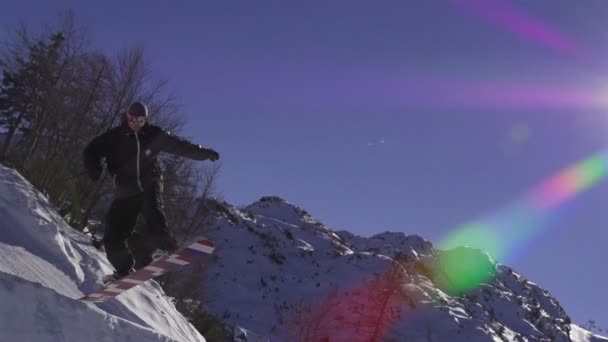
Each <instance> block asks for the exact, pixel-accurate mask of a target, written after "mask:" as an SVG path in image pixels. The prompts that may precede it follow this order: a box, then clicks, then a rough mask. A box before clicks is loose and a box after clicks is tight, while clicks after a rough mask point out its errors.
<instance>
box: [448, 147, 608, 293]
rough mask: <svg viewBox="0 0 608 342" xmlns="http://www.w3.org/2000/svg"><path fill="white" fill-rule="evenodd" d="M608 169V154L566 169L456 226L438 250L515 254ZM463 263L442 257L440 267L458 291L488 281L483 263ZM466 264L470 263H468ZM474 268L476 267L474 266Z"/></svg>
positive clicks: (504, 256)
mask: <svg viewBox="0 0 608 342" xmlns="http://www.w3.org/2000/svg"><path fill="white" fill-rule="evenodd" d="M607 169H608V151H602V152H600V153H597V154H595V155H592V156H590V157H588V158H586V159H584V160H582V161H580V162H578V163H576V164H574V165H572V166H570V167H567V168H565V169H563V170H561V171H560V172H558V173H556V174H555V175H553V176H551V177H549V178H548V179H547V180H545V181H543V182H541V183H540V184H539V185H538V186H536V187H534V188H533V189H532V190H531V191H529V192H528V193H527V194H526V195H525V196H523V197H522V198H521V199H519V200H517V201H515V202H514V203H513V204H511V205H509V206H508V207H506V208H503V209H502V210H499V211H497V212H495V213H493V214H492V215H489V216H488V217H485V218H482V219H480V220H478V221H475V222H471V223H467V224H464V225H461V226H459V227H457V228H456V229H455V230H454V231H453V232H452V233H451V234H449V235H448V236H446V237H445V238H444V239H443V240H441V241H440V243H439V248H440V249H443V250H450V249H453V248H456V247H459V246H470V247H474V248H479V249H481V250H483V251H485V252H486V253H488V254H489V255H490V256H491V257H492V258H495V259H498V260H504V259H507V258H509V257H511V256H513V255H514V254H515V251H517V250H518V249H519V248H520V247H521V245H522V244H523V243H525V242H526V241H529V240H531V239H533V238H534V237H536V236H538V235H539V234H540V233H541V232H542V230H543V229H545V228H546V226H547V224H546V223H547V222H548V221H549V220H550V219H551V218H552V217H553V216H554V215H555V214H557V212H558V211H559V209H560V208H561V207H562V206H563V205H564V204H566V203H567V202H568V201H569V200H571V199H573V198H574V197H576V196H577V195H580V194H582V193H583V192H585V191H586V190H589V189H591V188H592V187H593V186H595V185H597V184H598V183H599V182H600V181H601V180H602V179H604V178H605V176H606V174H607ZM462 262H463V260H460V259H458V258H456V259H454V257H450V256H445V257H442V258H440V260H439V265H440V268H441V269H442V270H443V271H444V272H447V273H449V274H450V275H451V278H450V279H452V280H453V281H454V279H456V285H455V288H456V289H458V290H466V289H472V288H474V287H476V285H479V284H480V283H482V282H484V281H486V280H488V278H486V277H485V276H484V275H487V274H488V270H487V269H486V268H485V266H484V265H485V264H481V265H482V266H483V268H481V269H478V270H477V269H475V267H482V266H474V267H473V266H471V265H468V266H466V269H463V267H465V266H462V265H460V266H459V264H460V263H462ZM467 263H469V264H470V263H471V262H470V260H469V261H467ZM473 265H476V264H474V263H473Z"/></svg>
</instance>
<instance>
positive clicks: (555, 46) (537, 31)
mask: <svg viewBox="0 0 608 342" xmlns="http://www.w3.org/2000/svg"><path fill="white" fill-rule="evenodd" d="M448 1H449V2H450V3H452V4H453V5H456V6H458V7H461V8H463V9H465V10H468V11H470V12H471V13H473V14H475V15H476V16H478V17H480V18H482V19H484V20H486V21H488V22H491V23H492V24H494V25H496V26H498V27H501V28H503V29H505V30H507V31H510V32H513V33H515V34H517V35H519V36H521V37H523V38H525V39H528V40H530V41H534V42H536V43H538V44H540V45H542V46H544V47H547V48H549V49H552V50H555V51H559V52H561V53H564V54H566V55H570V56H573V57H575V58H577V59H579V60H582V61H593V62H596V61H598V60H599V59H598V58H597V57H596V55H595V54H594V53H593V52H592V51H591V50H589V49H587V48H585V47H583V46H581V45H580V44H578V43H577V42H576V41H575V40H574V39H572V38H570V37H568V36H567V35H565V34H564V33H561V32H559V31H558V30H556V29H554V28H552V27H550V26H549V25H548V24H546V23H544V22H543V21H542V20H540V19H538V18H535V17H532V16H530V15H528V14H526V13H524V12H523V11H521V10H520V9H518V8H516V7H515V6H513V5H512V4H510V3H507V2H506V1H501V0H491V1H490V0H448Z"/></svg>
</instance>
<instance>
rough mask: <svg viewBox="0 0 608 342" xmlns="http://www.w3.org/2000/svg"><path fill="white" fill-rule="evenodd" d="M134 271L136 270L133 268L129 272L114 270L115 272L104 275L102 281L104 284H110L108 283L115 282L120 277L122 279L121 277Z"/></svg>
mask: <svg viewBox="0 0 608 342" xmlns="http://www.w3.org/2000/svg"><path fill="white" fill-rule="evenodd" d="M134 271H135V270H133V269H130V270H129V271H127V272H120V273H119V272H116V271H114V273H112V274H108V275H106V276H104V277H103V278H101V282H102V283H103V284H104V285H108V284H110V283H112V282H114V281H116V280H118V279H120V278H122V277H124V276H126V275H128V274H129V273H131V272H134Z"/></svg>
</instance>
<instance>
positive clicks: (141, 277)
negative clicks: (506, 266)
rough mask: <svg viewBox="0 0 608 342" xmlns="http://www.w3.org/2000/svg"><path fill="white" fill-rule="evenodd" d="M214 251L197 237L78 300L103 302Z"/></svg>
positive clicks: (211, 245) (211, 244)
mask: <svg viewBox="0 0 608 342" xmlns="http://www.w3.org/2000/svg"><path fill="white" fill-rule="evenodd" d="M214 249H215V245H214V243H213V241H211V240H207V239H206V238H204V237H198V238H197V239H196V240H195V242H193V243H192V244H190V245H188V246H186V247H184V248H181V249H178V250H177V251H175V252H173V254H171V255H169V256H167V257H164V258H160V259H158V260H156V261H154V262H152V263H150V264H149V265H148V266H145V267H143V268H140V269H139V270H137V271H135V272H132V273H129V274H128V275H126V276H124V277H122V278H120V279H117V280H115V281H113V282H111V283H108V284H106V285H105V286H104V287H103V288H101V289H99V290H97V291H95V292H93V293H89V294H87V295H86V296H84V297H82V298H80V300H82V301H85V302H93V303H102V302H105V301H107V300H108V299H112V298H115V297H116V296H118V295H120V294H121V293H123V292H125V291H127V290H129V289H131V288H133V287H135V286H137V285H139V284H142V283H144V282H145V281H147V280H150V279H154V278H156V277H158V276H160V275H163V274H165V273H167V272H169V271H175V270H179V269H180V268H182V267H184V266H186V265H189V264H191V263H193V262H196V261H198V260H201V259H203V258H204V257H205V256H206V255H211V254H212V253H213V250H214Z"/></svg>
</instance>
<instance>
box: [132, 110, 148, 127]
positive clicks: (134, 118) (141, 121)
mask: <svg viewBox="0 0 608 342" xmlns="http://www.w3.org/2000/svg"><path fill="white" fill-rule="evenodd" d="M127 119H128V120H129V122H132V123H136V124H138V125H139V126H143V125H145V124H146V122H148V118H147V117H145V116H141V115H133V114H129V113H127Z"/></svg>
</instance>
